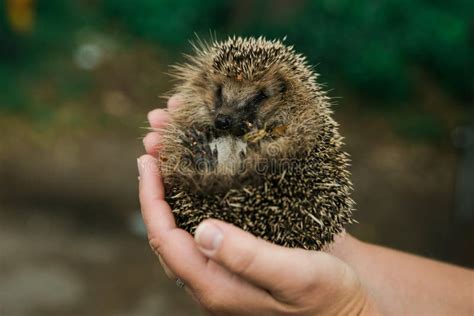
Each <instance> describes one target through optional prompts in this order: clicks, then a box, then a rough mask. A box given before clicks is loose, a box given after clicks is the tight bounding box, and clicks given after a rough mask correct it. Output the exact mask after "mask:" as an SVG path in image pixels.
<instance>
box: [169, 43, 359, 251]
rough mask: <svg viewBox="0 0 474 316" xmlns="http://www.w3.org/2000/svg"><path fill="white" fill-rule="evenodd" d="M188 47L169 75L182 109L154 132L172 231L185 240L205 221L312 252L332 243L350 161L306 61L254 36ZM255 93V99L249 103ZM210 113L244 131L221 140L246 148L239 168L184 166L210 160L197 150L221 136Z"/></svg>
mask: <svg viewBox="0 0 474 316" xmlns="http://www.w3.org/2000/svg"><path fill="white" fill-rule="evenodd" d="M194 48H195V54H194V55H193V56H188V57H187V63H185V64H182V65H178V66H175V67H174V77H175V79H177V83H176V86H175V89H174V90H173V91H172V93H173V94H177V95H179V97H180V98H181V100H182V105H181V106H180V108H179V109H178V110H176V111H173V112H172V113H171V123H170V124H169V125H168V126H167V127H166V128H164V129H163V130H162V137H163V138H162V143H163V149H162V151H161V155H160V167H161V170H162V174H163V177H164V181H165V185H166V189H167V199H168V202H169V203H170V204H171V206H172V207H173V209H174V213H175V215H176V219H177V222H178V225H180V226H181V227H183V228H185V229H187V230H188V231H190V232H193V231H194V229H195V227H196V226H197V224H198V223H199V222H200V221H201V220H203V219H205V218H209V217H213V218H219V219H223V220H226V221H228V222H231V223H234V224H235V225H238V226H240V227H242V228H243V229H246V230H248V231H250V232H252V233H254V234H255V235H257V236H260V237H262V238H264V239H267V240H271V241H273V242H275V243H278V244H282V245H287V246H293V247H303V248H307V249H320V248H321V247H322V246H323V245H324V244H326V243H328V242H330V241H332V240H333V237H334V234H336V233H338V232H341V231H342V230H343V225H344V224H345V223H348V222H351V211H352V207H353V201H352V199H351V198H350V196H349V195H350V191H351V183H350V180H349V176H350V175H349V172H348V171H347V165H348V161H349V160H348V156H347V154H346V153H344V152H343V151H341V149H340V147H341V146H342V137H341V136H340V135H339V133H338V131H337V123H336V122H335V121H334V120H333V119H332V118H331V113H332V112H331V110H330V104H329V99H328V97H327V96H326V94H325V93H324V92H323V91H322V89H321V87H320V85H319V84H318V83H317V82H316V79H317V75H316V74H315V73H314V72H313V71H312V69H311V68H310V67H309V66H308V65H307V62H306V59H305V58H304V57H303V56H302V55H300V54H297V53H295V51H294V50H293V48H292V47H290V46H285V45H284V44H283V43H282V42H280V41H276V40H274V41H268V40H266V39H265V38H261V37H260V38H258V39H255V38H240V37H238V38H236V37H233V38H229V39H228V40H226V41H224V42H214V43H212V44H206V43H203V42H199V43H198V44H197V45H195V47H194ZM260 95H263V96H264V97H262V98H263V101H261V102H253V101H252V100H260V99H258V98H259V96H260ZM252 102H253V103H252ZM254 103H255V104H254ZM244 106H245V109H244V110H239V108H241V107H244ZM253 112H255V113H253ZM218 114H225V115H230V116H232V117H233V122H234V121H236V124H237V123H238V124H243V125H242V126H244V127H242V128H240V127H239V128H240V129H236V131H237V132H235V133H234V130H233V129H230V131H229V132H227V133H231V135H230V136H231V137H232V139H238V140H240V141H242V142H244V143H245V144H246V146H247V147H246V148H247V150H246V152H245V154H242V155H240V156H239V157H240V158H239V159H238V160H237V164H238V166H239V167H242V168H238V169H235V170H234V169H231V170H227V169H226V170H221V169H219V167H218V166H219V163H217V167H216V165H213V166H214V167H209V168H207V167H206V168H204V169H202V170H197V169H196V165H195V164H194V163H192V162H191V163H188V164H184V165H183V161H186V159H189V157H191V159H193V157H195V156H196V153H197V154H198V155H200V157H201V153H203V154H202V156H203V157H204V158H203V160H204V161H206V162H212V161H214V160H213V159H212V156H213V155H215V154H216V153H215V152H214V153H212V150H211V151H210V152H209V151H208V152H207V153H204V151H205V150H202V148H207V147H206V145H207V144H208V143H210V142H211V141H212V140H213V139H217V138H218V137H221V136H222V135H219V133H220V131H217V130H216V129H215V127H214V120H215V119H216V116H217V115H218ZM239 126H240V125H239ZM232 128H233V127H232ZM242 129H243V131H242V133H241V134H242V135H240V134H237V133H238V132H239V133H240V131H241V130H242ZM189 131H197V132H196V134H197V135H204V134H206V136H205V137H204V138H201V136H197V138H193V137H194V136H189V135H188V134H189ZM201 131H204V132H203V133H204V134H202V133H201ZM193 133H194V132H193ZM200 133H201V134H200ZM234 134H235V135H234ZM193 135H194V134H193ZM236 135H237V136H236ZM210 165H212V163H210ZM262 166H263V167H266V169H265V170H266V171H264V172H262V171H261V170H260V169H261V168H262Z"/></svg>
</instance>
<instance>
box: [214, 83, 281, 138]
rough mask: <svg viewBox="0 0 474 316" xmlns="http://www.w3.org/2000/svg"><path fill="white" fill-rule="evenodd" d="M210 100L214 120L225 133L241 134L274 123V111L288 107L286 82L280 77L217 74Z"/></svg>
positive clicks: (217, 126) (222, 132)
mask: <svg viewBox="0 0 474 316" xmlns="http://www.w3.org/2000/svg"><path fill="white" fill-rule="evenodd" d="M215 77H216V78H214V80H213V82H214V84H213V85H210V87H211V89H212V90H213V91H212V98H213V100H212V102H210V109H209V110H210V111H209V115H210V119H209V121H211V122H213V125H214V128H215V129H216V130H217V131H218V132H219V133H220V134H223V135H226V134H229V135H232V136H235V137H241V136H243V135H245V134H247V133H248V132H250V131H252V130H254V129H262V128H265V127H267V126H269V125H271V124H274V123H275V122H272V119H273V117H274V114H275V113H277V112H278V110H279V109H281V108H282V107H284V104H283V103H284V101H283V100H284V93H285V92H286V82H285V81H284V80H283V79H282V78H280V77H278V78H275V79H273V78H268V77H265V78H262V79H260V80H244V79H240V80H239V78H238V77H237V78H232V77H228V76H225V77H224V76H215Z"/></svg>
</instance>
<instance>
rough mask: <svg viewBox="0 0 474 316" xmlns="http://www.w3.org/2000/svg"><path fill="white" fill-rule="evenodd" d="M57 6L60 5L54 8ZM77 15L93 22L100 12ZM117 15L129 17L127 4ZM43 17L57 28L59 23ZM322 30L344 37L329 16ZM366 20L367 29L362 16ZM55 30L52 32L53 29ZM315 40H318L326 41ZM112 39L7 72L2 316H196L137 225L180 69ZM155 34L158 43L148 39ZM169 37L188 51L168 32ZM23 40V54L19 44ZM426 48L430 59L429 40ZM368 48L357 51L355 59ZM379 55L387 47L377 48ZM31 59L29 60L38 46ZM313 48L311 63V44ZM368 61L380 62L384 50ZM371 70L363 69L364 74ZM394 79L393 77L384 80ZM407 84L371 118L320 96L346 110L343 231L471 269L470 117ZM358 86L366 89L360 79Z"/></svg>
mask: <svg viewBox="0 0 474 316" xmlns="http://www.w3.org/2000/svg"><path fill="white" fill-rule="evenodd" d="M26 2H28V3H30V2H31V1H26ZM142 2H143V1H142ZM281 2H282V3H283V2H284V3H290V2H289V1H281ZM44 3H46V2H43V5H44ZM62 3H63V2H61V1H56V2H55V4H56V5H57V6H58V7H60V4H62ZM64 3H65V2H64ZM81 3H88V4H89V5H92V8H94V3H96V2H95V1H83V2H81ZM107 3H110V5H111V6H112V5H113V4H116V3H118V2H114V1H110V2H107ZM120 3H121V4H122V7H125V9H124V10H123V11H124V12H125V13H127V9H126V8H128V5H130V2H127V1H122V2H120ZM147 3H149V4H150V5H151V4H153V5H155V2H147ZM209 3H210V2H209ZM209 3H208V5H209V6H210V7H212V5H211V4H209ZM314 3H316V2H314ZM328 3H329V2H328ZM341 3H342V2H341ZM51 7H53V5H51ZM43 9H44V8H43ZM46 9H48V6H47V5H46ZM46 9H44V12H46V13H48V12H47V11H48V10H46ZM49 9H50V8H49ZM145 9H146V7H145ZM184 9H186V8H184ZM184 9H183V10H184ZM316 9H317V8H316ZM349 9H350V8H349ZM349 11H350V10H349ZM402 11H403V10H402ZM402 11H400V12H402ZM58 12H62V11H58ZM87 12H89V14H90V12H95V11H94V10H91V11H87ZM163 12H165V11H163ZM183 12H184V13H182V14H187V11H186V10H184V11H183ZM203 12H204V11H203ZM403 12H405V11H403ZM53 13H54V12H53ZM145 13H147V10H145V11H144V12H138V13H137V14H136V16H135V18H136V21H135V22H136V23H137V27H138V26H141V27H144V28H146V27H148V25H145V24H146V23H145V24H144V25H142V24H141V21H142V20H141V16H142V15H143V14H145ZM158 13H160V12H156V14H158ZM204 13H205V14H207V13H206V12H204ZM428 13H429V12H428ZM43 14H44V13H43ZM150 14H151V13H150ZM153 14H155V12H153ZM153 14H152V15H153ZM163 14H164V15H165V13H163ZM51 16H52V17H53V18H50V20H51V21H55V19H56V17H57V15H55V14H51ZM75 16H77V17H78V16H81V15H75ZM94 17H95V15H94ZM309 18H311V17H309ZM196 19H198V15H196ZM311 19H312V18H311ZM328 19H329V20H330V21H334V22H335V23H338V22H337V21H338V20H337V19H335V18H334V17H333V16H332V13H331V14H330V16H329V18H328ZM361 19H362V20H367V21H369V20H370V19H368V17H366V16H365V15H364V16H362V17H361ZM65 20H67V19H65ZM415 20H416V19H415ZM147 21H148V22H149V23H152V26H154V24H153V23H154V22H156V21H158V22H160V20H159V19H155V18H154V15H153V16H152V18H150V19H149V20H147ZM239 21H240V19H239ZM435 21H436V19H435ZM40 22H41V21H40ZM132 22H133V21H132ZM178 22H179V21H178ZM181 22H182V21H181ZM448 22H449V23H448V24H450V25H451V24H452V23H451V20H448ZM77 23H79V22H77ZM183 23H184V22H183ZM420 23H421V22H420ZM424 24H426V23H424V22H423V25H424ZM435 24H436V23H435ZM39 25H40V26H41V25H42V24H39ZM98 25H101V24H98ZM344 25H345V24H343V23H341V26H344ZM387 25H392V24H387ZM436 25H437V24H436ZM145 26H146V27H145ZM165 26H166V25H165ZM189 27H192V26H189ZM303 27H304V28H307V29H309V27H307V26H305V25H303ZM387 27H388V26H387ZM38 28H39V29H41V27H38ZM206 28H207V26H206ZM46 29H47V28H46ZM51 29H52V30H54V31H56V30H58V28H57V27H56V26H55V24H54V23H52V24H51V28H50V30H51ZM283 29H284V30H285V31H286V29H285V28H283ZM350 29H351V30H352V27H351V28H350ZM368 29H370V30H372V29H374V28H371V27H370V28H368ZM68 30H69V29H68ZM110 30H112V31H110ZM291 30H292V29H289V31H291ZM295 30H296V31H295ZM295 30H293V31H294V32H297V31H298V29H296V28H295ZM313 30H314V33H315V34H319V33H318V32H319V31H320V28H316V27H315V28H313ZM326 30H332V28H331V27H328V28H326ZM60 31H61V30H59V31H58V32H60ZM108 31H109V32H108V33H107V32H102V31H101V30H99V27H98V26H97V25H95V29H94V27H92V28H91V27H89V26H83V27H82V26H81V28H79V29H78V30H76V29H74V33H72V34H73V35H74V40H73V41H72V42H73V44H68V45H70V46H67V45H65V47H66V48H64V47H63V48H62V50H60V49H57V50H56V48H54V49H51V52H49V51H48V52H46V53H43V55H38V56H40V57H38V56H33V57H35V58H38V59H37V60H36V61H35V62H32V63H31V64H32V65H33V66H32V65H29V66H28V67H31V69H29V70H28V69H27V68H21V67H18V68H15V67H16V64H15V62H16V59H15V58H12V59H11V60H10V62H11V65H10V64H9V65H8V66H9V67H8V69H13V70H12V73H15V75H18V78H16V81H11V80H9V79H10V78H9V76H8V75H5V74H7V73H6V72H5V73H4V74H3V77H2V78H4V79H5V82H4V84H2V87H3V86H6V89H5V90H7V91H5V95H7V94H8V92H9V91H8V90H9V89H10V90H15V91H17V87H16V86H15V85H16V84H17V83H19V84H22V86H21V91H24V94H25V95H27V98H26V99H25V100H28V104H27V105H25V106H24V107H21V106H19V107H18V109H15V110H11V109H10V108H11V107H10V105H11V104H10V102H12V104H13V103H14V102H13V101H14V100H13V99H12V100H13V101H12V100H9V99H7V98H6V97H5V99H3V98H2V99H0V110H2V111H1V112H0V315H1V316H3V315H7V316H23V315H40V316H41V315H52V316H55V315H137V316H148V315H195V314H197V315H199V313H200V312H199V311H198V309H197V307H196V306H195V304H194V303H193V302H192V300H191V299H190V298H189V297H188V296H187V295H185V294H184V291H183V290H179V289H177V288H176V286H175V285H174V283H173V282H172V281H170V280H168V279H167V278H166V277H165V275H164V273H163V272H162V271H161V269H160V268H159V265H158V261H157V260H156V258H155V257H154V255H153V254H152V253H151V251H150V249H149V247H148V245H147V242H146V238H145V237H144V236H143V235H140V234H137V230H138V231H139V228H140V227H139V226H137V223H136V219H137V217H136V215H137V214H138V212H139V206H138V201H137V171H136V157H138V156H139V155H140V154H141V153H142V152H143V150H142V146H141V137H142V136H143V135H144V134H145V133H146V129H144V127H146V125H147V124H146V113H147V112H148V111H149V110H151V109H153V108H155V107H162V106H164V104H165V101H164V100H162V99H159V98H158V96H159V95H161V94H163V93H164V92H165V91H166V90H167V89H169V88H170V85H171V83H170V81H169V78H168V77H166V76H164V75H163V73H164V72H166V71H167V69H168V68H167V65H168V64H169V62H170V61H171V60H173V61H174V60H176V59H179V58H178V57H177V55H175V53H174V52H172V51H170V50H165V49H163V50H161V48H160V47H159V45H153V44H151V43H150V42H151V40H149V41H148V42H147V41H146V40H137V39H134V38H130V36H129V35H124V34H119V35H117V34H116V33H115V31H116V29H115V28H114V27H112V28H109V30H108ZM181 31H183V30H181ZM380 31H381V32H383V31H384V30H380ZM71 32H72V31H71ZM137 32H138V31H137ZM150 32H157V34H158V33H159V32H158V31H157V30H156V29H155V28H151V27H150ZM365 32H368V31H365ZM46 33H47V34H46V35H48V36H49V35H51V34H49V33H48V32H46ZM138 33H140V32H138ZM400 33H404V32H400ZM64 34H66V35H67V36H66V35H64V36H62V37H60V38H63V37H70V34H69V33H68V31H64ZM126 34H128V33H126ZM140 34H141V33H140ZM153 34H154V33H153ZM348 34H351V33H348ZM360 34H362V35H364V36H365V35H366V33H364V31H361V33H360ZM397 34H398V33H397ZM423 34H425V33H423ZM423 34H422V35H423ZM456 34H458V33H455V34H454V35H456ZM459 34H463V33H462V32H460V33H459ZM53 35H54V32H53ZM53 35H51V36H52V37H51V38H53V39H55V38H56V37H54V36H53ZM158 35H160V34H158ZM166 35H168V36H169V38H171V39H174V40H175V41H180V42H181V41H184V40H181V38H178V37H176V36H174V35H175V34H174V33H173V32H169V34H166ZM441 35H443V36H444V33H443V34H441ZM22 36H23V35H22ZM367 36H369V35H367ZM348 37H350V36H349V35H348ZM369 37H370V36H369ZM385 37H386V36H385V34H384V36H381V37H380V38H385ZM6 38H7V39H8V37H6ZM58 38H59V37H58ZM152 38H154V37H153V36H152ZM157 38H158V37H157ZM330 39H333V40H334V41H335V42H336V44H337V45H336V47H338V45H339V44H340V43H339V42H338V41H337V38H336V36H333V34H332V33H330V36H328V37H327V38H322V39H321V41H319V43H320V44H321V43H326V41H328V40H330ZM22 40H24V41H25V42H28V38H27V37H22ZM48 40H50V38H49V37H48ZM296 40H298V37H296ZM299 40H301V39H299ZM426 41H427V42H428V43H430V44H432V45H433V46H436V45H437V43H436V42H435V41H431V40H430V39H429V38H428V39H427V40H426ZM341 42H345V40H344V41H341ZM368 42H369V39H366V38H362V40H361V42H360V43H359V44H361V46H360V47H363V48H364V49H362V50H361V51H365V44H366V43H368ZM395 42H396V41H395ZM415 42H417V41H415ZM5 43H6V44H5ZM5 43H0V47H2V48H4V53H5V56H10V57H11V56H14V55H15V52H12V51H11V50H10V46H9V45H10V44H9V42H5ZM47 43H49V42H47ZM463 43H464V42H463ZM4 44H5V45H4ZM362 44H363V45H362ZM379 44H380V45H382V46H384V42H383V41H382V42H380V43H379ZM448 44H449V43H448ZM448 44H445V46H449V45H448ZM2 45H3V46H2ZM35 45H37V46H31V47H42V46H45V45H44V44H42V42H39V44H38V42H37V43H36V44H35ZM307 45H308V46H307V47H306V49H307V50H308V51H312V49H311V48H312V46H311V45H313V42H308V43H307ZM347 45H349V44H347ZM323 46H324V45H323ZM18 47H19V51H21V49H24V51H23V53H24V54H25V56H26V55H27V54H26V53H31V52H32V51H33V50H31V49H30V46H28V45H25V46H22V45H19V46H18ZM58 47H59V46H58ZM331 47H332V46H328V48H331ZM430 47H431V46H430ZM297 49H298V47H297ZM315 51H317V50H316V49H315ZM371 51H372V53H373V54H374V56H379V53H380V51H379V49H378V48H377V49H372V50H371ZM428 51H430V52H431V50H428ZM443 52H444V50H443ZM28 56H29V55H28ZM45 56H46V57H45ZM440 56H449V54H448V53H446V54H445V53H440ZM372 57H373V56H372V55H371V56H369V57H367V58H366V64H367V66H368V67H369V68H370V67H371V66H372V65H373V58H372ZM344 58H345V57H344ZM344 58H343V59H344ZM354 58H355V57H354ZM382 59H383V58H382ZM421 59H422V60H423V58H421ZM449 60H451V59H449ZM456 60H457V59H456ZM381 62H382V64H383V62H384V60H382V61H381ZM19 64H20V63H19ZM26 64H27V63H26ZM351 65H352V64H351ZM0 66H2V65H0ZM3 66H4V65H3ZM23 66H24V65H23ZM346 66H347V65H345V64H344V65H342V66H341V67H342V68H341V69H346V68H347V67H346ZM397 67H401V66H400V65H398V64H397V65H396V66H395V68H393V69H392V68H391V67H389V68H388V69H389V70H390V69H392V70H397V69H398V68H397ZM327 68H331V66H326V69H327ZM375 68H377V67H375ZM4 69H7V68H4ZM4 69H3V68H1V69H0V70H4ZM25 69H27V70H25ZM341 69H340V70H341ZM363 69H364V68H363ZM377 69H378V68H377ZM453 69H457V68H453ZM356 70H357V69H356ZM398 70H400V69H398ZM403 71H405V69H403ZM407 72H409V73H410V76H412V77H413V78H414V80H413V81H414V82H416V84H415V85H416V89H415V91H414V92H413V93H414V96H413V97H412V98H410V99H405V100H403V99H402V101H397V102H401V103H403V104H397V105H396V106H393V105H388V104H381V103H380V104H377V102H374V100H371V101H370V103H371V104H370V106H369V105H368V104H366V103H367V102H366V100H364V98H362V97H361V95H354V94H353V91H354V89H348V91H345V90H343V89H344V88H345V87H346V88H347V85H345V84H340V85H339V86H337V87H332V86H331V87H328V89H329V88H335V91H333V92H331V94H332V95H338V96H343V98H342V99H338V100H337V105H336V106H335V107H334V109H335V112H336V113H335V117H336V120H337V121H338V122H340V123H341V131H342V134H343V135H344V136H346V143H347V147H346V149H347V151H348V152H349V153H350V154H351V156H352V159H353V165H352V172H353V182H354V186H355V192H354V199H355V200H356V202H357V209H358V210H357V212H356V218H357V219H358V221H359V224H355V225H352V226H351V227H349V231H350V232H351V233H353V234H354V235H355V236H357V237H359V238H361V239H363V240H365V241H368V242H374V243H379V244H382V245H386V246H389V247H394V248H397V249H401V250H404V251H410V252H413V253H417V254H420V255H423V256H427V257H431V258H434V259H440V260H445V261H448V262H452V263H456V264H462V265H466V266H471V267H472V266H474V253H473V252H472V249H474V236H473V233H472V224H473V223H472V218H471V219H470V220H469V219H468V220H464V221H459V220H458V218H457V217H456V215H455V205H456V201H455V190H456V187H455V185H456V175H457V174H458V173H459V172H462V171H460V170H458V167H459V161H460V160H461V158H462V157H461V155H462V152H461V151H459V150H458V149H456V148H455V147H454V146H453V144H452V139H451V136H452V131H453V130H455V128H456V127H457V126H458V124H460V123H463V124H464V123H466V122H469V120H470V119H472V118H469V117H468V113H471V112H469V109H470V108H468V106H466V105H465V104H459V103H458V102H460V101H456V100H458V99H456V98H453V96H452V95H451V94H450V93H446V92H445V90H443V89H441V88H440V87H439V86H438V83H437V81H436V80H433V78H432V77H430V76H428V75H426V74H424V73H423V72H422V71H421V70H420V69H418V67H413V69H410V70H409V71H407ZM381 73H383V74H386V73H387V72H386V71H385V68H382V70H381V71H380V73H377V72H376V74H377V76H378V75H380V74H381ZM466 73H469V75H471V73H470V72H468V71H466ZM357 74H359V75H360V78H359V77H357V78H358V79H360V80H362V81H363V82H365V81H364V80H365V79H366V77H365V76H364V73H363V72H362V74H360V71H357ZM377 76H375V78H377ZM394 76H395V75H394ZM335 77H336V78H337V74H336V76H335ZM372 77H373V78H374V76H372ZM410 78H411V77H410ZM322 80H323V82H325V78H324V77H323V78H322ZM335 81H337V79H336V80H335ZM12 82H14V83H12ZM371 88H373V87H371V86H370V85H368V90H369V91H371V92H373V93H374V94H377V93H378V91H376V90H377V89H380V88H373V89H372V90H371ZM18 91H20V90H19V89H18ZM3 95H4V94H3V92H2V94H1V95H0V97H3ZM6 100H8V101H6ZM464 100H465V99H464ZM374 103H375V104H374ZM19 104H21V102H19ZM4 109H9V110H4ZM473 194H474V192H473ZM471 214H472V213H471Z"/></svg>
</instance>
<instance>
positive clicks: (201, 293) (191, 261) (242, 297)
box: [138, 155, 274, 310]
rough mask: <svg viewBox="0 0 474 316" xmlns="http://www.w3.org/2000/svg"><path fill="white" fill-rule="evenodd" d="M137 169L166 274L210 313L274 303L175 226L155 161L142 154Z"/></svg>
mask: <svg viewBox="0 0 474 316" xmlns="http://www.w3.org/2000/svg"><path fill="white" fill-rule="evenodd" d="M138 166H139V171H140V204H141V208H142V214H143V218H144V221H145V225H146V227H147V230H148V236H149V241H150V246H151V247H152V249H153V250H154V252H155V253H156V254H157V255H159V256H160V257H161V261H162V262H163V264H164V266H165V267H167V268H168V272H167V274H168V275H169V276H177V277H179V278H180V279H182V280H183V282H184V283H185V284H186V286H187V287H188V288H189V289H190V291H191V292H192V293H194V294H195V296H196V297H197V298H198V299H199V301H200V302H201V303H202V304H204V305H205V306H206V307H207V308H209V309H211V310H215V309H216V308H224V307H225V306H233V307H235V306H236V305H239V304H240V303H241V302H243V303H244V304H246V305H245V306H251V307H254V308H257V307H259V304H260V305H264V306H265V307H268V306H270V305H271V304H273V303H274V300H273V298H271V296H270V295H268V293H267V292H265V291H263V290H261V289H258V288H257V287H255V286H253V285H251V284H250V283H248V282H246V281H244V280H242V279H240V278H237V277H235V275H234V274H233V273H231V272H229V271H228V270H226V269H224V268H222V267H221V266H219V265H217V264H216V263H215V262H212V261H210V260H208V258H207V257H206V256H204V255H203V253H202V252H201V251H200V250H199V249H198V247H197V245H196V243H195V241H194V239H193V237H192V236H191V235H190V234H189V233H187V232H186V231H184V230H182V229H179V228H177V227H176V224H175V222H174V219H173V216H172V213H171V209H170V207H169V205H168V204H167V203H166V202H165V201H164V191H163V184H162V182H161V178H160V174H159V169H158V166H157V164H156V159H155V158H153V157H152V156H149V155H144V156H142V157H140V159H139V161H138ZM165 269H166V268H165ZM236 297H238V298H239V300H236ZM262 302H263V303H264V304H261V303H262Z"/></svg>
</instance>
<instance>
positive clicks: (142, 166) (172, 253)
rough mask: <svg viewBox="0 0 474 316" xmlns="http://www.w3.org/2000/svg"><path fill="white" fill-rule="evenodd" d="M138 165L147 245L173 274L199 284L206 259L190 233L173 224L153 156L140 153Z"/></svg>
mask: <svg viewBox="0 0 474 316" xmlns="http://www.w3.org/2000/svg"><path fill="white" fill-rule="evenodd" d="M138 169H139V173H140V185H139V191H140V192H139V197H140V205H141V210H142V216H143V220H144V222H145V226H146V228H147V232H148V239H149V242H150V246H151V247H152V249H153V251H154V252H155V253H156V254H157V255H160V256H161V258H162V261H163V262H164V263H165V265H166V266H167V267H168V268H169V270H170V271H171V272H172V273H173V274H174V275H177V276H178V277H179V278H181V279H182V280H183V281H184V282H185V283H186V284H188V285H191V286H194V287H196V288H200V287H202V286H203V285H202V284H203V283H204V282H205V280H204V278H203V277H202V274H203V272H205V271H206V268H207V261H208V260H207V258H206V257H205V256H203V255H202V253H201V252H200V251H199V250H198V249H197V247H196V243H195V242H194V240H193V237H192V236H191V235H190V234H189V233H187V232H186V231H184V230H182V229H178V228H177V227H176V223H175V221H174V217H173V214H172V212H171V208H170V206H169V205H168V203H166V201H165V200H164V196H165V193H164V188H163V183H162V181H161V177H160V173H159V169H158V165H157V160H156V159H155V158H153V157H152V156H150V155H143V156H142V157H140V158H139V159H138Z"/></svg>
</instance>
